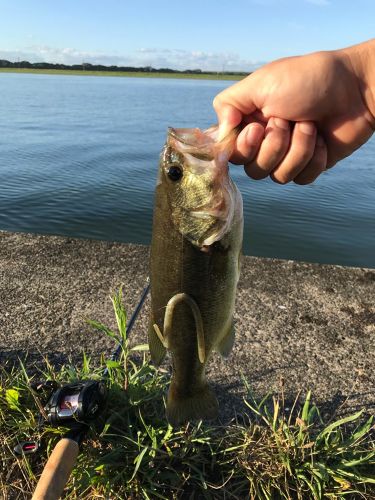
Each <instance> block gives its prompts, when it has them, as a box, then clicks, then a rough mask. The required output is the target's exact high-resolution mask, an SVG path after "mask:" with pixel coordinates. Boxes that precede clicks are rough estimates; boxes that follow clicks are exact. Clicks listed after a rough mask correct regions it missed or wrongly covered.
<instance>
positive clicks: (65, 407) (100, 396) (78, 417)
mask: <svg viewBox="0 0 375 500" xmlns="http://www.w3.org/2000/svg"><path fill="white" fill-rule="evenodd" d="M106 401H107V387H106V385H105V383H104V382H103V381H102V380H83V381H78V382H73V383H72V384H66V385H64V386H62V387H60V388H59V389H57V391H55V392H53V393H52V395H51V397H50V398H49V400H48V403H47V404H46V406H45V407H44V410H45V412H46V415H47V421H48V422H49V423H50V424H51V425H56V426H58V425H64V426H67V427H69V425H74V424H76V423H83V424H90V423H91V422H93V421H94V420H95V419H97V418H98V416H99V415H100V414H101V413H102V411H103V409H104V407H105V405H106Z"/></svg>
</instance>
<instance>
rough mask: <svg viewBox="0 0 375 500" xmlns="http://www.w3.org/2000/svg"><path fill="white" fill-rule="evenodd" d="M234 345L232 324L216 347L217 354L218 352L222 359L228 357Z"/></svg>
mask: <svg viewBox="0 0 375 500" xmlns="http://www.w3.org/2000/svg"><path fill="white" fill-rule="evenodd" d="M233 344H234V324H233V323H232V324H231V326H230V328H229V329H228V331H227V333H226V334H225V335H224V337H223V338H222V339H221V341H220V342H219V344H218V345H217V346H216V350H217V352H219V353H220V354H221V355H222V356H223V357H224V358H226V357H227V356H229V354H230V352H231V350H232V347H233Z"/></svg>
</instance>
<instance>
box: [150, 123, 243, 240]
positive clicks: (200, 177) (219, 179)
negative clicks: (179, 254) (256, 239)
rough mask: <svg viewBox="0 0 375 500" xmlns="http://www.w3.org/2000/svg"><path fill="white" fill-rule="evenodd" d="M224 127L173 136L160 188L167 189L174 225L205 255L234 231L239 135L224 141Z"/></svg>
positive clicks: (166, 151) (172, 132) (162, 165)
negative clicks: (232, 170) (233, 166)
mask: <svg viewBox="0 0 375 500" xmlns="http://www.w3.org/2000/svg"><path fill="white" fill-rule="evenodd" d="M217 135H218V127H211V128H210V129H208V130H206V131H202V130H200V129H198V128H189V129H174V128H170V129H169V130H168V137H167V142H166V145H165V147H164V149H163V151H162V154H161V160H160V169H159V183H162V184H163V185H164V188H165V193H166V196H167V199H168V207H169V210H170V213H171V218H172V221H173V224H174V225H175V227H176V228H177V230H178V231H179V232H180V233H181V234H182V235H183V236H184V237H185V238H187V239H188V240H189V241H190V242H191V243H192V244H193V245H195V246H196V247H199V248H200V249H205V248H207V247H209V246H210V245H212V244H213V243H215V242H216V241H219V240H221V239H222V237H223V236H224V235H225V234H226V232H227V231H229V229H230V227H231V224H232V220H233V215H234V212H235V209H236V193H237V188H236V186H235V185H234V184H233V182H232V180H231V179H230V177H229V168H228V159H229V157H230V155H231V153H232V151H233V147H234V143H235V139H236V136H237V133H236V131H233V132H232V133H231V134H229V136H227V137H226V138H224V139H223V140H221V141H218V140H217Z"/></svg>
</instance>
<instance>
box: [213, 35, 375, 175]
mask: <svg viewBox="0 0 375 500" xmlns="http://www.w3.org/2000/svg"><path fill="white" fill-rule="evenodd" d="M214 108H215V110H216V113H217V115H218V119H219V123H220V126H221V128H222V131H223V134H224V133H226V131H228V129H231V128H233V127H236V126H237V125H239V124H241V125H240V126H241V128H242V131H241V133H240V135H239V136H238V140H237V148H236V150H235V152H234V154H233V156H232V158H231V160H232V161H233V163H238V164H243V165H244V166H245V170H246V173H247V174H248V175H249V176H250V177H253V178H254V179H262V178H264V177H267V176H268V175H270V176H271V178H272V179H273V180H274V181H276V182H279V183H282V184H285V183H287V182H289V181H291V180H294V181H295V182H296V183H298V184H308V183H310V182H312V181H314V180H315V179H316V177H318V176H319V174H320V173H321V172H323V171H324V170H325V169H326V168H327V167H331V166H333V165H335V164H336V163H337V162H338V161H339V160H341V159H342V158H345V157H346V156H348V155H350V154H351V153H352V152H353V151H355V150H356V149H357V148H359V147H360V146H361V145H362V144H364V143H365V142H366V141H367V140H368V139H369V138H370V136H371V135H372V133H373V132H374V129H375V39H374V40H370V41H369V42H364V43H362V44H359V45H355V46H353V47H349V48H346V49H341V50H336V51H327V52H316V53H313V54H309V55H306V56H299V57H288V58H285V59H280V60H277V61H274V62H272V63H270V64H267V65H266V66H264V67H262V68H260V69H259V70H257V71H255V72H254V73H252V74H251V75H249V76H248V77H246V78H245V79H243V80H242V81H240V82H238V83H236V84H235V85H233V86H231V87H229V88H228V89H226V90H224V91H223V92H221V93H220V94H218V95H217V96H216V98H215V100H214Z"/></svg>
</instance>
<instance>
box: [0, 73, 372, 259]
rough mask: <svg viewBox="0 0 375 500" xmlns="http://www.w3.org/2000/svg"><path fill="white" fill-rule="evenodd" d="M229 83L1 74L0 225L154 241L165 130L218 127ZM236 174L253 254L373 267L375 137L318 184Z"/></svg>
mask: <svg viewBox="0 0 375 500" xmlns="http://www.w3.org/2000/svg"><path fill="white" fill-rule="evenodd" d="M230 84H231V82H220V81H206V80H202V81H200V80H177V79H176V80H173V79H146V78H144V79H142V78H116V77H80V76H65V75H61V76H58V75H57V76H55V75H53V76H52V75H33V74H23V75H19V74H5V73H3V74H0V96H1V97H0V229H4V230H9V231H28V232H34V233H44V234H57V235H67V236H74V237H83V238H93V239H104V240H113V241H123V242H134V243H145V244H148V243H149V242H150V236H151V222H152V208H153V190H154V186H155V181H156V173H157V163H158V157H159V153H160V151H161V148H162V146H163V143H164V141H165V135H166V129H167V127H168V126H174V127H195V126H197V127H201V128H205V127H208V126H209V125H211V124H212V123H214V122H215V121H216V118H215V114H214V112H213V110H212V105H211V103H212V99H213V97H214V96H215V95H216V94H217V93H218V92H219V91H220V90H222V89H223V88H225V87H226V86H228V85H230ZM231 173H232V177H233V178H234V180H235V181H236V182H237V184H238V186H239V187H240V190H241V192H242V195H243V198H244V212H245V228H244V253H245V254H248V255H258V256H265V257H279V258H284V259H297V260H303V261H312V262H323V263H334V264H343V265H353V266H366V267H375V140H374V139H372V140H371V141H369V142H368V143H367V144H366V145H365V146H364V147H363V148H361V149H360V150H359V151H357V152H356V153H355V154H354V155H352V156H351V157H350V158H348V159H346V160H344V161H342V162H341V163H340V164H339V166H338V167H335V168H333V169H332V170H330V171H329V172H327V173H326V174H324V175H322V176H321V178H320V179H319V180H318V181H317V182H316V183H315V184H312V185H309V186H296V185H294V184H288V185H286V186H280V185H277V184H275V183H273V182H272V181H270V180H263V181H253V180H251V179H249V178H248V177H246V175H245V174H244V172H243V170H242V168H241V167H236V166H232V167H231Z"/></svg>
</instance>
